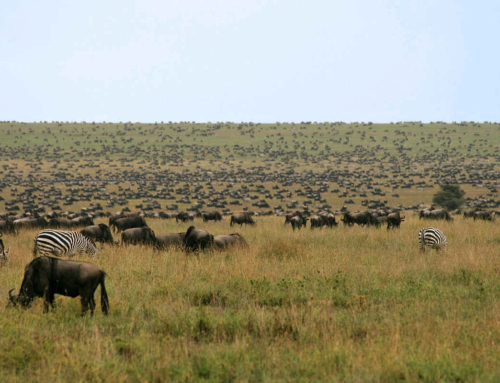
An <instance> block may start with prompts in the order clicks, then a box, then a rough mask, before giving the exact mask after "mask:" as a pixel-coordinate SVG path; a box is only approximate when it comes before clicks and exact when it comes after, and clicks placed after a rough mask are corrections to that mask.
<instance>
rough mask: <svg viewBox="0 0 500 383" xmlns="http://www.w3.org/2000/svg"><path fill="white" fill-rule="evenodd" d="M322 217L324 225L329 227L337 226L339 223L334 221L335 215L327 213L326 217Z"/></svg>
mask: <svg viewBox="0 0 500 383" xmlns="http://www.w3.org/2000/svg"><path fill="white" fill-rule="evenodd" d="M323 217H324V218H325V220H326V224H327V225H328V226H330V227H334V226H337V225H338V224H339V223H338V222H337V221H336V220H335V214H333V213H328V214H326V215H323Z"/></svg>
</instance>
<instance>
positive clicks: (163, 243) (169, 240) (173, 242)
mask: <svg viewBox="0 0 500 383" xmlns="http://www.w3.org/2000/svg"><path fill="white" fill-rule="evenodd" d="M185 235H186V233H167V234H160V235H158V236H157V237H156V244H155V249H157V250H165V249H168V248H169V247H174V246H177V247H182V245H183V240H184V236H185Z"/></svg>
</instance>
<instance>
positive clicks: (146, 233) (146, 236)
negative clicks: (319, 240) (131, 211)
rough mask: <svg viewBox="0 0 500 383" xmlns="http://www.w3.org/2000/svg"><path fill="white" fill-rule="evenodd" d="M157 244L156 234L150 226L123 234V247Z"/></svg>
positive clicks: (125, 231) (129, 230) (128, 230)
mask: <svg viewBox="0 0 500 383" xmlns="http://www.w3.org/2000/svg"><path fill="white" fill-rule="evenodd" d="M155 243H156V235H155V232H154V231H153V230H152V229H151V228H150V227H148V226H143V227H134V228H132V229H127V230H124V231H123V233H122V245H128V244H130V245H139V244H144V245H154V244H155Z"/></svg>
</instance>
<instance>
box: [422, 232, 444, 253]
mask: <svg viewBox="0 0 500 383" xmlns="http://www.w3.org/2000/svg"><path fill="white" fill-rule="evenodd" d="M418 240H419V245H420V251H425V247H426V246H427V247H429V248H431V249H436V250H440V249H442V248H444V247H445V246H446V245H447V244H448V241H447V240H446V236H445V235H444V233H443V232H442V231H441V230H439V229H436V228H434V227H424V228H423V229H422V230H420V232H419V233H418Z"/></svg>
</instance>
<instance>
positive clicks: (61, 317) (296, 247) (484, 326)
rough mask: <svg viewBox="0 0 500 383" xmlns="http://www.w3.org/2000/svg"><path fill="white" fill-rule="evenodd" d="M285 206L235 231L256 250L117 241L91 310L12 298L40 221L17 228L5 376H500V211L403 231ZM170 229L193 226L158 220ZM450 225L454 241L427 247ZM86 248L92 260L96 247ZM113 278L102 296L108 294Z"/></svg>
mask: <svg viewBox="0 0 500 383" xmlns="http://www.w3.org/2000/svg"><path fill="white" fill-rule="evenodd" d="M283 221H284V219H282V218H275V217H269V218H260V219H259V220H258V225H257V226H256V227H248V228H245V227H243V228H241V229H239V228H230V227H229V222H228V220H227V219H225V220H224V221H223V222H221V223H216V224H213V223H212V224H203V223H202V222H201V221H196V225H197V226H199V227H203V228H206V229H207V230H209V231H211V232H212V233H213V234H214V235H217V234H223V233H230V232H234V231H237V232H239V233H241V234H242V235H243V236H244V237H245V238H246V239H247V241H248V243H249V244H250V247H249V248H248V249H234V250H231V251H223V252H207V253H201V254H198V255H188V256H186V255H185V254H184V253H183V252H182V251H180V250H170V251H165V252H157V253H155V252H153V251H152V250H151V249H150V248H146V247H141V246H138V247H133V246H131V247H126V248H123V247H120V246H118V247H109V246H108V247H106V248H105V250H104V251H103V252H102V254H101V255H100V257H99V259H98V260H97V261H96V263H98V264H99V265H100V266H101V267H102V268H103V269H104V270H106V271H107V273H108V274H109V278H108V279H107V282H106V283H107V289H108V294H109V297H110V304H111V314H110V316H109V317H105V316H104V315H102V313H101V312H100V310H99V309H98V310H97V313H96V316H95V317H94V318H91V317H90V316H87V317H85V318H80V316H79V312H80V304H79V300H78V299H74V300H73V299H70V298H66V297H59V296H58V297H57V308H56V309H55V310H54V311H53V312H51V313H49V314H42V305H41V301H40V300H39V301H37V303H36V304H34V305H33V307H32V308H30V309H28V310H22V309H17V308H6V307H5V306H6V304H7V299H6V297H7V291H8V290H9V289H10V288H12V287H14V286H15V287H16V289H18V288H19V286H20V284H21V281H22V277H23V271H24V267H25V265H26V264H27V263H28V262H29V261H30V260H31V259H32V258H31V252H32V246H33V243H32V242H33V237H34V236H35V234H36V231H30V232H23V233H22V234H20V235H19V236H17V237H13V236H5V237H4V241H5V242H6V244H7V245H8V246H11V247H12V253H11V254H12V256H11V262H10V263H9V264H8V265H7V266H6V267H3V268H1V269H0V294H1V299H0V302H1V305H0V329H1V330H0V334H1V336H0V374H1V379H0V380H1V381H6V382H9V381H19V380H30V381H53V382H63V381H64V382H66V381H88V380H90V381H104V380H106V381H113V382H115V381H116V382H120V381H123V382H128V381H150V382H152V381H199V380H210V381H276V380H279V381H297V380H300V381H308V380H315V381H359V382H366V381H384V382H385V381H396V380H409V381H497V380H498V379H499V378H500V374H499V372H498V371H500V331H499V328H500V327H499V325H500V302H499V299H498V298H499V294H500V282H499V278H498V276H499V272H500V257H499V255H500V251H499V248H500V229H499V227H498V223H487V222H473V221H470V220H463V219H462V218H461V217H458V218H456V219H455V221H454V222H451V223H446V222H429V221H427V222H424V221H419V220H418V218H416V217H408V218H407V221H406V222H404V223H403V225H402V228H401V229H400V230H394V231H386V230H385V228H383V229H378V230H377V229H375V228H369V229H367V228H361V227H353V228H344V227H342V226H339V227H338V228H335V229H333V230H331V229H323V230H316V231H311V230H310V229H309V228H307V229H303V230H301V231H300V232H292V229H291V228H290V227H289V226H287V227H284V226H283ZM149 223H150V225H151V226H152V227H153V228H154V230H155V231H156V233H157V234H158V233H165V232H179V231H181V230H185V229H186V228H187V226H188V225H177V224H175V222H172V221H152V220H151V221H149ZM424 226H436V227H439V228H441V229H442V230H443V231H444V232H445V234H446V235H447V237H448V240H449V241H450V245H449V248H448V249H447V250H446V251H441V252H436V251H431V252H426V253H424V254H422V253H419V251H418V246H417V242H418V231H419V229H420V228H422V227H424ZM83 260H87V259H86V258H83ZM98 295H99V291H98V293H97V294H96V298H97V297H98Z"/></svg>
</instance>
